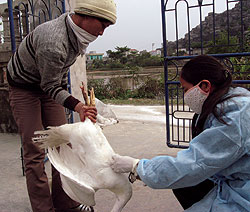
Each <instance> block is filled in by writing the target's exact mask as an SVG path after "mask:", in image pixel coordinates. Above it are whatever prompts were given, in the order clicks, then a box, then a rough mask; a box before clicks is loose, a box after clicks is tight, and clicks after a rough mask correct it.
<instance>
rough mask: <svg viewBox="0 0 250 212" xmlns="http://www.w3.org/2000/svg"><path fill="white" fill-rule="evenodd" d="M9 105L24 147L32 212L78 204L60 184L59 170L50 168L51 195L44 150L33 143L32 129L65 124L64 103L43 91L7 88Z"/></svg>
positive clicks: (49, 211) (47, 210)
mask: <svg viewBox="0 0 250 212" xmlns="http://www.w3.org/2000/svg"><path fill="white" fill-rule="evenodd" d="M10 105H11V108H12V112H13V115H14V118H15V120H16V123H17V125H18V129H19V133H20V134H21V137H22V141H23V150H24V163H25V174H26V183H27V188H28V193H29V198H30V202H31V206H32V210H33V212H54V211H55V209H54V207H55V208H59V209H67V208H72V207H75V206H76V205H78V203H77V202H75V201H73V200H71V199H70V198H69V197H68V196H67V195H66V194H65V193H64V191H63V189H62V187H61V180H60V175H59V173H58V172H57V171H56V170H55V168H54V167H52V195H51V194H50V189H49V185H48V178H47V175H46V173H45V168H44V162H43V161H44V157H45V153H44V150H42V149H40V148H39V147H38V145H37V144H34V143H33V142H32V140H31V138H32V137H33V136H34V131H37V130H43V129H45V128H46V127H48V126H59V125H62V124H65V123H66V117H65V111H64V108H63V106H61V105H59V104H57V103H56V102H55V101H54V100H53V99H51V98H50V97H49V96H47V95H46V94H45V93H43V92H42V91H29V90H25V89H20V88H16V87H10Z"/></svg>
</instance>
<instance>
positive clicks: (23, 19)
mask: <svg viewBox="0 0 250 212" xmlns="http://www.w3.org/2000/svg"><path fill="white" fill-rule="evenodd" d="M8 12H9V28H10V37H11V49H12V52H13V53H14V52H15V51H16V48H17V46H18V45H19V44H20V42H21V41H22V40H23V38H24V37H25V36H26V35H27V34H28V33H29V32H30V31H32V30H33V29H35V28H36V27H37V26H38V25H40V24H42V23H44V22H46V21H49V20H52V19H55V18H57V17H59V16H60V15H61V14H63V13H64V12H65V1H64V0H16V1H14V2H13V1H12V0H8ZM68 85H69V86H68V90H69V92H70V93H71V87H70V85H71V82H70V74H68ZM66 115H67V119H68V122H69V123H72V122H73V112H72V111H69V110H68V109H66Z"/></svg>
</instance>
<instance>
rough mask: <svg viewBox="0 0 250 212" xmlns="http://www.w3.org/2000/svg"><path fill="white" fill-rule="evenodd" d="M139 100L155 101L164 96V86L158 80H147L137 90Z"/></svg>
mask: <svg viewBox="0 0 250 212" xmlns="http://www.w3.org/2000/svg"><path fill="white" fill-rule="evenodd" d="M137 95H138V96H137V97H138V98H151V99H155V98H157V97H160V96H164V85H162V83H161V81H160V80H158V79H153V78H147V80H146V81H145V82H144V83H143V84H142V86H140V87H139V88H138V90H137Z"/></svg>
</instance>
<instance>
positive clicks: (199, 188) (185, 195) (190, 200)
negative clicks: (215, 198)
mask: <svg viewBox="0 0 250 212" xmlns="http://www.w3.org/2000/svg"><path fill="white" fill-rule="evenodd" d="M213 187H214V182H212V181H210V180H205V181H203V182H201V183H199V184H198V185H196V186H191V187H186V188H178V189H173V193H174V195H175V197H176V198H177V200H178V201H179V202H180V204H181V206H182V207H183V209H184V210H186V209H188V208H190V207H191V206H192V205H193V204H194V203H196V202H199V201H200V200H201V199H202V198H203V197H204V196H205V195H206V194H208V192H209V191H210V190H211V189H212V188H213Z"/></svg>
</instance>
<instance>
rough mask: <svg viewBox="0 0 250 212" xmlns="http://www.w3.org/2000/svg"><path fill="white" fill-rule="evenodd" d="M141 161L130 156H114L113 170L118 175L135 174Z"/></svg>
mask: <svg viewBox="0 0 250 212" xmlns="http://www.w3.org/2000/svg"><path fill="white" fill-rule="evenodd" d="M139 161H140V160H139V159H135V158H132V157H129V156H120V155H118V154H115V155H113V157H112V163H111V168H112V169H113V170H114V172H117V173H128V172H133V173H135V171H136V167H137V165H138V163H139Z"/></svg>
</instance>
